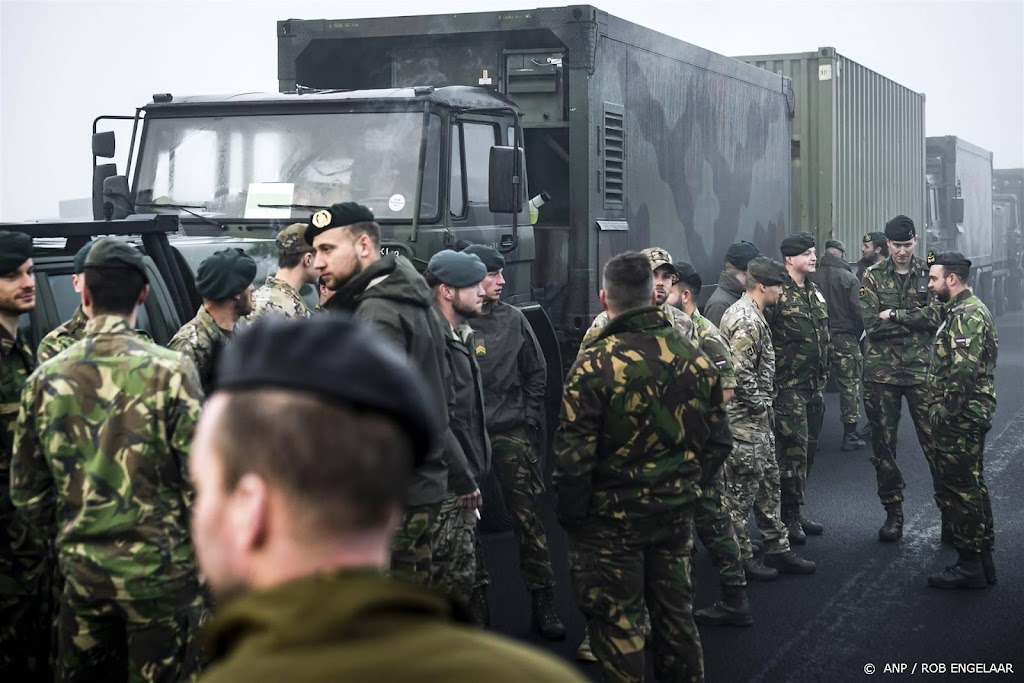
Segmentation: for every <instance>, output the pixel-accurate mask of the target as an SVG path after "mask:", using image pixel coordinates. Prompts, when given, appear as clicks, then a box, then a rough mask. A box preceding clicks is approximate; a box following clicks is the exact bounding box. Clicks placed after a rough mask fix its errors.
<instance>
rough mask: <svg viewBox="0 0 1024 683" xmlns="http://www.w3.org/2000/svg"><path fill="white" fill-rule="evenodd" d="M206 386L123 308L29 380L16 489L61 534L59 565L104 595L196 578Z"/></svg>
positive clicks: (28, 511)
mask: <svg viewBox="0 0 1024 683" xmlns="http://www.w3.org/2000/svg"><path fill="white" fill-rule="evenodd" d="M201 398H202V392H201V391H200V388H199V378H198V377H197V376H196V371H195V368H194V367H193V365H192V364H191V363H190V362H188V360H186V359H185V358H184V357H183V356H182V355H181V354H180V353H176V352H174V351H170V350H168V349H165V348H162V347H160V346H158V345H156V344H153V343H151V342H148V341H146V340H144V339H142V338H141V337H139V336H138V335H137V334H135V332H134V330H132V329H131V328H130V327H128V324H127V323H126V321H125V320H124V319H123V318H120V317H116V316H98V317H96V318H95V319H93V320H91V321H89V324H88V325H87V327H86V334H85V337H84V338H83V339H82V341H80V342H78V343H77V344H75V345H74V346H72V347H71V348H70V349H68V350H67V351H66V352H64V353H63V354H62V355H61V356H60V357H59V358H56V359H54V360H53V361H51V362H50V363H47V364H46V365H44V366H42V367H40V368H39V369H38V370H37V371H36V372H34V373H33V374H32V376H31V377H30V378H29V380H28V383H27V384H26V386H25V391H24V393H23V394H22V399H21V411H20V413H19V415H18V428H17V432H16V436H15V443H14V458H13V460H12V463H11V499H12V500H13V502H14V504H15V505H16V506H18V508H20V510H21V512H22V513H23V514H24V515H25V517H26V519H28V520H29V521H30V522H31V523H32V525H33V527H34V528H35V529H37V530H39V531H40V532H41V533H47V535H48V536H50V537H51V538H52V537H54V536H55V538H56V548H57V553H58V557H59V561H60V567H61V573H62V574H63V575H64V577H65V579H66V580H67V581H69V582H73V583H74V584H75V585H76V587H77V588H78V589H79V590H80V591H83V594H84V595H89V596H90V597H91V598H96V599H104V598H108V599H119V600H126V599H127V600H130V599H147V598H157V597H161V596H163V595H165V594H166V590H167V587H168V586H169V585H178V584H185V583H187V582H191V581H194V580H195V576H196V567H195V556H194V553H193V550H192V541H191V538H190V536H189V521H190V520H189V507H190V503H191V498H192V492H191V488H190V486H189V483H188V482H189V479H188V462H187V460H188V452H189V448H190V447H191V443H192V432H193V429H194V427H195V423H196V420H197V419H198V417H199V402H200V400H201Z"/></svg>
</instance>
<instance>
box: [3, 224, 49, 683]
mask: <svg viewBox="0 0 1024 683" xmlns="http://www.w3.org/2000/svg"><path fill="white" fill-rule="evenodd" d="M35 307H36V279H35V266H34V264H33V262H32V238H31V237H29V236H28V235H26V234H24V233H21V232H10V231H6V230H3V231H0V529H3V530H4V533H3V537H2V538H0V671H3V673H4V674H6V678H5V680H11V681H16V680H17V681H29V680H45V679H47V678H52V674H51V673H50V667H49V651H50V648H49V643H50V630H51V623H50V614H51V612H52V609H53V608H52V605H51V603H50V601H49V573H48V572H49V570H48V565H49V563H48V562H47V559H46V552H45V547H44V544H43V543H42V542H41V539H39V538H38V537H37V536H36V535H34V534H32V533H31V532H30V529H31V526H30V524H29V523H28V522H27V521H26V519H25V518H24V516H22V515H20V514H19V513H18V511H17V510H16V509H15V508H14V506H13V505H12V504H11V498H10V495H11V487H10V483H9V482H10V476H9V475H10V467H11V456H12V453H13V448H14V432H15V423H16V420H17V418H18V405H19V401H20V399H21V391H22V387H23V386H24V385H25V382H26V380H27V379H28V377H29V375H30V374H31V373H32V371H33V370H34V369H35V366H36V363H35V359H34V357H33V356H32V349H31V348H29V345H28V342H27V341H26V340H25V338H24V337H23V336H22V334H21V330H19V329H18V321H19V320H20V318H21V316H22V315H25V314H26V313H29V312H31V311H32V310H33V309H34V308H35Z"/></svg>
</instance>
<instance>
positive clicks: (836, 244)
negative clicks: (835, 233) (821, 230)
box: [825, 240, 846, 254]
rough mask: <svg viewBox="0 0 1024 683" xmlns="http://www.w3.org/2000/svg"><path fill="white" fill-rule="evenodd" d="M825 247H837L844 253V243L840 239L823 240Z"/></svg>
mask: <svg viewBox="0 0 1024 683" xmlns="http://www.w3.org/2000/svg"><path fill="white" fill-rule="evenodd" d="M825 248H826V249H838V250H839V251H841V252H843V253H844V254H845V253H846V245H845V244H843V241H842V240H829V241H827V242H825Z"/></svg>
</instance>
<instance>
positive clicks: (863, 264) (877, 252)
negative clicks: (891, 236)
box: [857, 232, 889, 280]
mask: <svg viewBox="0 0 1024 683" xmlns="http://www.w3.org/2000/svg"><path fill="white" fill-rule="evenodd" d="M860 254H861V259H860V261H857V279H858V280H862V279H864V271H865V270H867V269H868V268H870V267H871V266H873V265H875V264H876V263H878V262H880V261H882V260H883V259H887V258H889V245H888V243H887V242H886V239H885V233H884V232H869V233H868V234H866V235H864V239H863V240H862V241H861V245H860Z"/></svg>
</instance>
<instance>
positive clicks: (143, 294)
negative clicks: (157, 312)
mask: <svg viewBox="0 0 1024 683" xmlns="http://www.w3.org/2000/svg"><path fill="white" fill-rule="evenodd" d="M147 298H149V285H143V286H142V291H141V292H139V300H138V301H136V302H135V305H136V306H141V305H142V304H144V303H146V299H147Z"/></svg>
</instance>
